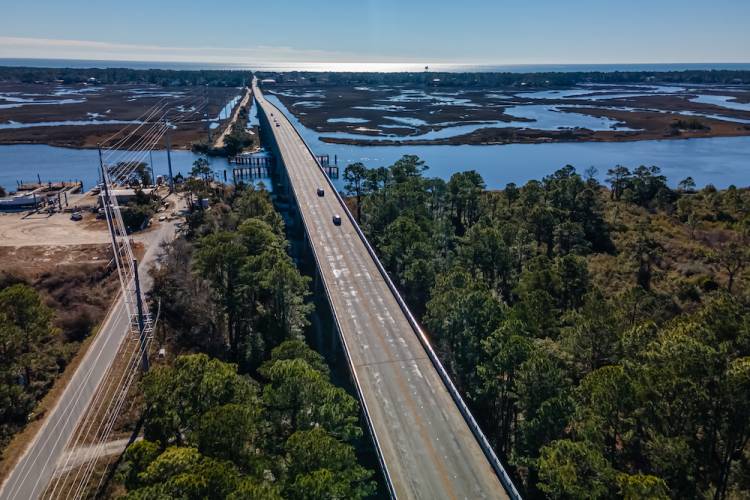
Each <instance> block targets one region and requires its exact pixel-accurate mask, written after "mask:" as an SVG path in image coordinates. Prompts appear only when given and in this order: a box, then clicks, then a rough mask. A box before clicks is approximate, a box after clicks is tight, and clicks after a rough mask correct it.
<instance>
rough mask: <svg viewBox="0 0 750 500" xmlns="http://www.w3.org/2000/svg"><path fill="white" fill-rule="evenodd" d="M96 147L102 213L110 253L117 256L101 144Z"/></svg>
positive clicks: (113, 223) (112, 216)
mask: <svg viewBox="0 0 750 500" xmlns="http://www.w3.org/2000/svg"><path fill="white" fill-rule="evenodd" d="M96 147H97V149H98V150H99V168H100V173H101V176H102V184H103V185H104V196H103V197H102V195H101V193H99V197H100V198H101V200H102V208H103V209H104V215H105V217H106V218H107V226H109V232H110V235H111V236H112V254H113V256H115V257H116V256H117V255H116V252H117V237H116V236H115V221H114V214H112V213H111V210H112V207H108V206H107V205H108V203H109V185H108V184H107V176H106V175H104V160H103V159H102V146H101V144H97V145H96Z"/></svg>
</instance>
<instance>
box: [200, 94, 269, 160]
mask: <svg viewBox="0 0 750 500" xmlns="http://www.w3.org/2000/svg"><path fill="white" fill-rule="evenodd" d="M247 113H248V106H243V107H242V108H240V111H239V118H238V119H237V121H235V122H234V123H233V124H232V129H231V130H230V132H229V133H228V134H227V135H226V137H224V147H222V148H214V147H213V141H208V140H206V141H202V142H195V143H193V145H192V151H193V152H194V153H198V154H206V155H209V156H224V157H230V156H235V155H237V154H239V153H241V152H242V150H243V149H245V148H252V147H254V146H257V139H256V137H257V136H254V135H251V134H249V133H248V132H247V130H246V129H245V125H246V124H247V118H248V117H247Z"/></svg>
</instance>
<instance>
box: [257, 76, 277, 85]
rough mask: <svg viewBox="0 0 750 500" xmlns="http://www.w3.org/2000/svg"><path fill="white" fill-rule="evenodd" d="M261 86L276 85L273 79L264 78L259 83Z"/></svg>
mask: <svg viewBox="0 0 750 500" xmlns="http://www.w3.org/2000/svg"><path fill="white" fill-rule="evenodd" d="M260 83H261V85H273V84H275V83H276V80H274V79H273V78H264V79H262V80H261V81H260Z"/></svg>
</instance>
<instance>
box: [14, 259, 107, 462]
mask: <svg viewBox="0 0 750 500" xmlns="http://www.w3.org/2000/svg"><path fill="white" fill-rule="evenodd" d="M110 276H111V269H109V268H107V267H104V266H102V265H96V264H81V265H75V266H72V265H59V266H57V267H56V268H55V270H54V272H52V271H49V272H43V273H40V274H38V275H32V274H29V273H26V272H24V271H23V270H21V269H15V268H13V267H12V266H9V267H8V268H6V269H4V270H3V272H0V450H3V449H4V448H5V446H6V445H7V444H8V442H9V440H10V438H11V437H12V436H13V435H14V434H15V433H17V432H18V431H20V430H21V429H22V428H23V427H24V426H25V425H26V424H27V423H28V422H29V421H32V420H34V419H35V418H37V417H39V416H40V414H39V413H37V414H35V413H34V412H35V408H36V407H37V404H38V403H39V401H41V399H42V398H43V397H44V395H45V394H47V392H48V391H49V389H50V388H51V387H52V384H53V383H54V381H55V380H56V379H57V377H58V376H60V374H61V373H62V372H63V370H64V369H65V367H66V366H67V365H68V363H69V362H70V360H71V358H72V357H73V356H74V355H75V353H76V352H77V350H78V347H79V346H80V344H81V342H82V341H83V340H84V339H85V338H86V337H88V335H89V334H90V333H91V332H92V331H93V328H94V326H95V325H96V324H97V323H98V322H99V321H100V320H101V319H102V318H103V316H104V313H105V311H106V308H107V306H108V305H109V301H110V299H111V296H112V285H113V284H114V282H113V280H111V278H110ZM38 411H39V412H43V411H44V409H43V408H42V409H39V410H38Z"/></svg>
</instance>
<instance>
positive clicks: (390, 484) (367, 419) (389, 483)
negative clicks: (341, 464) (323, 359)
mask: <svg viewBox="0 0 750 500" xmlns="http://www.w3.org/2000/svg"><path fill="white" fill-rule="evenodd" d="M266 102H268V101H266ZM269 104H270V105H271V106H273V103H270V102H269ZM274 108H276V106H274ZM258 109H259V110H261V113H263V119H264V120H265V121H266V125H267V126H268V127H270V124H268V117H267V116H265V111H262V108H261V107H260V106H258ZM276 109H277V110H278V108H276ZM279 112H280V111H279ZM295 130H296V129H295ZM271 135H272V136H273V131H271ZM273 137H274V141H275V140H276V137H275V136H273ZM305 146H307V144H305ZM276 147H277V148H278V144H277V145H276ZM308 150H309V148H308ZM326 178H327V177H326ZM291 190H292V195H293V196H294V199H295V201H296V202H297V203H298V204H299V201H298V200H297V193H296V192H295V191H294V186H291ZM334 191H335V189H334ZM301 216H302V218H303V219H304V215H301ZM304 231H305V236H306V237H307V239H308V240H309V239H310V235H309V234H307V226H306V225H305V227H304ZM310 248H311V251H312V253H313V257H314V258H315V263H316V266H317V269H320V264H321V261H320V259H319V258H318V254H317V253H316V252H315V247H314V246H313V245H310ZM320 279H322V280H323V281H324V282H325V276H323V274H322V273H320ZM331 313H332V314H333V321H334V322H335V323H336V327H337V328H338V331H341V321H340V320H339V317H338V315H337V314H336V310H335V309H334V308H333V307H331ZM341 342H342V343H343V346H344V353H345V355H346V359H347V361H348V362H349V365H350V366H352V357H351V354H350V352H349V346H348V345H347V343H346V338H344V336H343V335H341ZM351 373H352V377H354V382H355V383H354V387H355V389H356V391H357V397H358V398H359V401H360V404H361V405H362V410H363V411H362V412H363V414H364V417H365V423H366V424H367V430H368V431H369V432H370V436H371V437H372V440H373V441H374V442H375V448H376V449H377V451H378V452H377V453H376V455H377V457H378V462H380V468H381V469H382V470H383V477H385V483H386V487H387V488H388V493H389V495H390V497H391V498H393V499H397V498H398V496H397V495H396V489H395V487H394V485H393V482H392V481H391V476H390V474H389V473H388V466H387V465H386V463H385V461H384V460H383V457H382V454H381V453H380V441H379V440H378V436H377V434H375V427H374V426H373V425H372V421H371V420H370V412H369V410H368V408H367V401H366V400H365V398H364V394H362V391H361V389H360V383H359V377H357V373H356V371H355V370H352V371H351Z"/></svg>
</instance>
